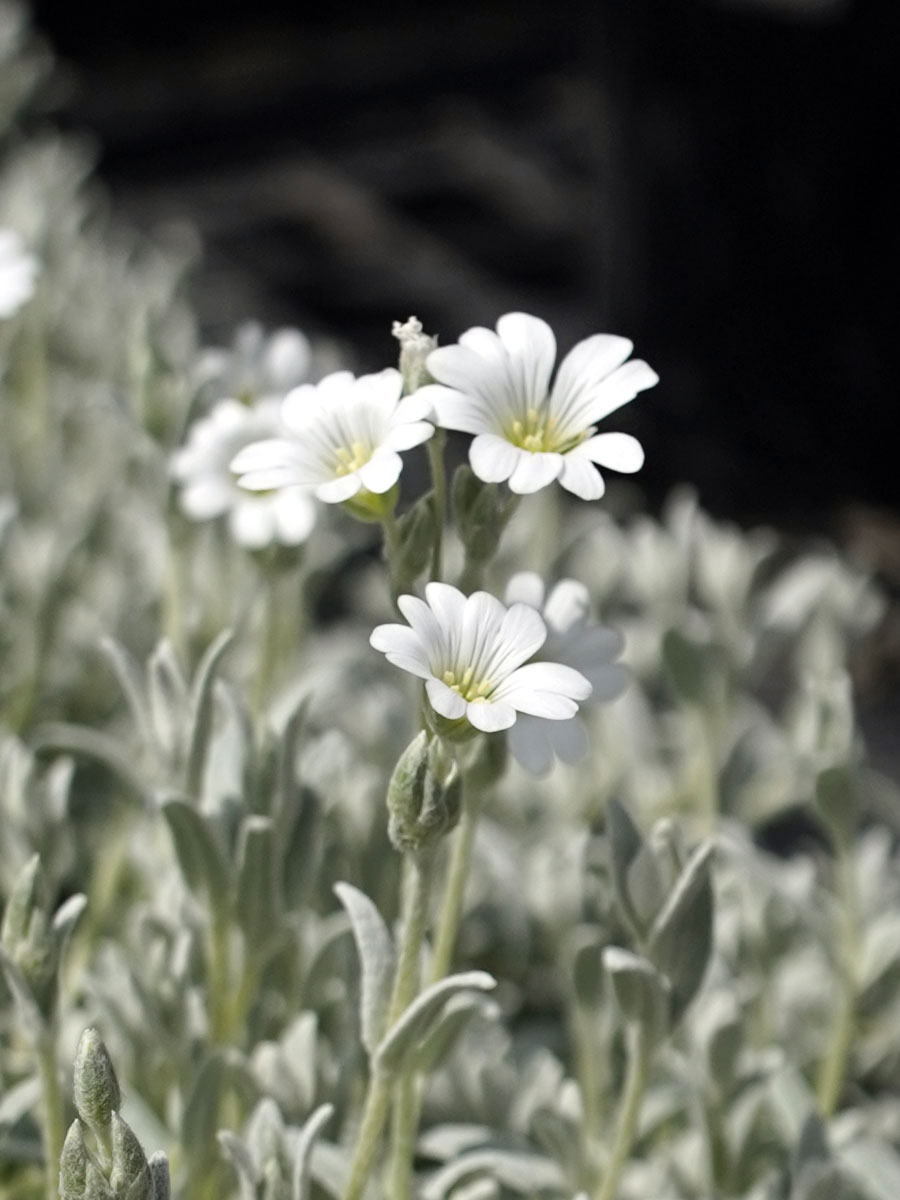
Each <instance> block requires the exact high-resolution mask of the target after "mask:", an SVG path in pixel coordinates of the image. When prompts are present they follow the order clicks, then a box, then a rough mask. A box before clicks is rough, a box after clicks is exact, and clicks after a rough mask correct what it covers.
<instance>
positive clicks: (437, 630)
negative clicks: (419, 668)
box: [397, 596, 450, 672]
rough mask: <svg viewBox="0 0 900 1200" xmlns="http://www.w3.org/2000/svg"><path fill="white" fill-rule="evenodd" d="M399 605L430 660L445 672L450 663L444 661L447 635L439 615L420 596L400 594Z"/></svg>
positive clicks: (438, 669) (437, 669) (434, 665)
mask: <svg viewBox="0 0 900 1200" xmlns="http://www.w3.org/2000/svg"><path fill="white" fill-rule="evenodd" d="M397 607H398V608H399V609H400V611H401V612H402V613H403V615H404V617H406V619H407V621H409V623H410V625H411V626H412V627H413V629H414V630H415V632H416V634H417V635H418V638H419V641H420V642H421V643H422V648H423V650H424V652H425V655H426V657H427V659H428V661H429V662H430V663H431V664H432V666H433V667H434V669H435V670H436V671H441V672H443V671H444V670H446V669H447V667H448V666H449V665H450V664H449V663H445V662H443V661H442V659H443V657H444V653H445V648H446V637H445V634H444V631H443V630H442V629H441V626H440V624H439V623H438V619H437V617H436V616H435V615H434V613H433V612H432V611H431V609H430V608H429V607H428V605H427V604H426V603H425V601H424V600H420V599H419V597H418V596H399V597H398V599H397Z"/></svg>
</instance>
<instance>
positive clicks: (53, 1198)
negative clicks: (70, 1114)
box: [35, 1029, 65, 1200]
mask: <svg viewBox="0 0 900 1200" xmlns="http://www.w3.org/2000/svg"><path fill="white" fill-rule="evenodd" d="M35 1052H36V1055H37V1068H38V1078H39V1079H40V1084H41V1125H42V1132H43V1142H44V1161H45V1172H46V1175H45V1180H44V1187H45V1193H44V1194H45V1196H46V1200H57V1196H58V1185H59V1156H60V1154H61V1153H62V1148H63V1138H64V1136H65V1130H64V1128H63V1126H64V1124H65V1119H64V1114H63V1098H62V1091H61V1089H60V1086H59V1067H58V1065H57V1061H56V1045H55V1042H54V1037H53V1032H52V1030H51V1029H46V1030H45V1031H44V1032H43V1033H42V1034H41V1036H40V1038H39V1039H38V1042H37V1045H36V1046H35Z"/></svg>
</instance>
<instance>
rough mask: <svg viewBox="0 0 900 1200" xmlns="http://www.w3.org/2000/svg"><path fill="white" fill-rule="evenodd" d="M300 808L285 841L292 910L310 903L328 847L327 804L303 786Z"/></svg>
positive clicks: (287, 900) (287, 898)
mask: <svg viewBox="0 0 900 1200" xmlns="http://www.w3.org/2000/svg"><path fill="white" fill-rule="evenodd" d="M297 808H298V812H297V815H296V818H295V820H294V822H293V827H292V829H291V831H290V835H289V837H288V838H287V841H286V844H285V843H282V844H283V845H284V846H285V848H284V855H283V861H284V866H283V874H284V882H283V886H284V896H285V903H286V905H287V907H288V908H289V909H292V910H293V909H299V908H302V907H303V905H304V903H305V902H306V900H307V897H308V896H309V893H310V890H311V889H312V887H313V885H314V884H315V881H316V876H317V873H318V868H319V861H320V859H321V856H322V852H323V849H324V829H323V805H322V802H321V800H320V799H319V797H318V795H317V794H316V792H315V791H314V790H313V789H312V788H310V787H301V788H300V789H299V793H298V798H297Z"/></svg>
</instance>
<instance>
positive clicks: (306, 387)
mask: <svg viewBox="0 0 900 1200" xmlns="http://www.w3.org/2000/svg"><path fill="white" fill-rule="evenodd" d="M318 412H319V404H318V402H317V399H316V388H315V386H314V385H313V384H311V383H304V384H302V385H301V386H300V387H295V388H293V389H292V390H291V391H290V392H288V394H287V395H286V396H285V398H284V402H283V404H282V405H281V420H282V421H283V422H284V424H285V425H286V426H287V428H288V429H290V430H291V431H292V432H294V433H302V432H303V430H304V429H305V428H306V426H307V425H308V424H309V423H310V421H312V420H313V419H314V417H316V416H317V415H318Z"/></svg>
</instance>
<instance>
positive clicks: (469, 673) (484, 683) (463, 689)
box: [441, 667, 492, 704]
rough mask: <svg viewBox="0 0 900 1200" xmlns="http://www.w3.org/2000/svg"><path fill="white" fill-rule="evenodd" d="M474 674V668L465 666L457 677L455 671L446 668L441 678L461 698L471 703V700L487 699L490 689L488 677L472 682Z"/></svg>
mask: <svg viewBox="0 0 900 1200" xmlns="http://www.w3.org/2000/svg"><path fill="white" fill-rule="evenodd" d="M474 676H475V670H474V668H473V667H466V669H465V670H464V671H463V672H462V674H461V675H460V676H459V677H457V674H456V672H455V671H451V670H447V671H445V672H444V674H443V675H442V676H441V678H442V679H443V681H444V683H446V685H447V687H448V688H451V689H452V690H453V691H454V692H456V693H457V694H458V695H460V696H462V698H463V700H465V701H466V702H467V703H469V704H471V703H472V701H473V700H485V699H487V697H488V695H489V694H490V692H491V690H492V687H491V681H490V680H489V679H480V680H479V681H478V682H477V683H473V682H472V680H473V679H474Z"/></svg>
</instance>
